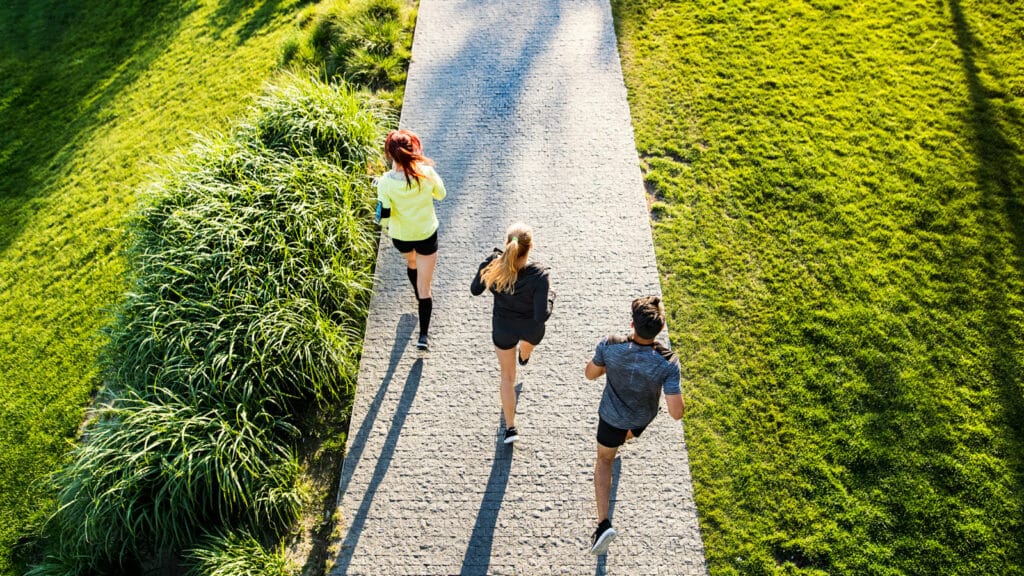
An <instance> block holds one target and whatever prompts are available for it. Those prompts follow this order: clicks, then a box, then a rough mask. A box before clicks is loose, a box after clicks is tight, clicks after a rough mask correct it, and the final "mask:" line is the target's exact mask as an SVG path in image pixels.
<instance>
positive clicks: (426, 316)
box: [419, 298, 434, 336]
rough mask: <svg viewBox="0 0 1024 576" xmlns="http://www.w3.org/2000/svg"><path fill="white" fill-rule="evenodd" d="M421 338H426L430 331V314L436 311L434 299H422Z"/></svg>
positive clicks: (420, 304) (420, 301)
mask: <svg viewBox="0 0 1024 576" xmlns="http://www.w3.org/2000/svg"><path fill="white" fill-rule="evenodd" d="M419 306H420V336H425V335H426V334H427V331H428V330H430V314H431V312H433V311H434V299H433V298H420V299H419Z"/></svg>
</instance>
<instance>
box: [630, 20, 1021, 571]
mask: <svg viewBox="0 0 1024 576" xmlns="http://www.w3.org/2000/svg"><path fill="white" fill-rule="evenodd" d="M614 6H615V11H616V17H617V25H618V29H619V32H620V42H621V44H620V45H621V50H622V56H623V61H624V67H625V74H626V81H627V85H628V89H629V96H630V104H631V109H632V113H633V118H634V125H635V127H636V138H637V145H638V148H639V152H640V154H641V156H642V160H643V163H644V165H645V171H646V180H647V183H648V186H649V190H650V192H651V195H652V196H651V200H652V215H653V217H654V218H655V220H656V225H655V227H654V235H655V243H656V247H657V254H658V260H659V267H660V270H661V275H662V285H663V287H664V291H665V294H666V297H667V307H668V312H669V314H670V316H671V332H672V339H673V344H674V346H675V347H676V348H677V349H678V350H679V351H680V353H681V357H682V358H683V359H684V365H685V371H686V377H687V382H688V384H687V387H686V390H685V393H686V394H687V395H688V396H689V406H690V411H689V413H688V416H687V428H686V431H687V440H688V447H689V454H690V458H691V463H692V467H693V478H694V483H695V491H696V499H697V504H698V511H699V513H700V520H701V528H702V532H703V536H704V539H705V543H706V545H707V553H708V559H709V562H710V566H711V572H712V574H716V575H717V574H826V573H827V574H963V575H968V574H1020V573H1022V571H1024V568H1022V566H1024V513H1022V512H1024V394H1022V382H1024V365H1022V359H1024V301H1022V296H1021V295H1022V294H1024V265H1022V257H1024V224H1022V223H1024V210H1022V204H1021V200H1022V194H1024V192H1022V191H1024V152H1022V151H1024V124H1022V107H1024V102H1022V98H1024V59H1022V58H1021V54H1024V36H1022V35H1021V34H1020V31H1021V30H1022V29H1024V13H1022V12H1021V11H1020V10H1019V7H1018V6H1016V5H1015V4H1014V3H1012V2H986V3H979V2H961V1H959V0H945V1H942V2H925V1H911V2H895V1H891V2H890V1H884V2H868V3H857V2H847V1H845V0H832V1H828V2H818V1H812V2H803V1H786V2H733V1H724V2H723V1H698V2H672V1H654V0H650V1H638V2H626V1H616V2H614Z"/></svg>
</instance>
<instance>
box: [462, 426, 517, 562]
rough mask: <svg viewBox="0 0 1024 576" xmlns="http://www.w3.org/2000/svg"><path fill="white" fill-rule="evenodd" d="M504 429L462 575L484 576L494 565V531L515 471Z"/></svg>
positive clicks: (497, 441)
mask: <svg viewBox="0 0 1024 576" xmlns="http://www.w3.org/2000/svg"><path fill="white" fill-rule="evenodd" d="M503 429H504V428H503V427H502V426H499V427H498V433H497V436H496V438H495V440H494V461H493V463H492V464H491V475H490V477H488V478H487V488H485V489H484V498H483V500H482V501H481V502H480V511H479V512H477V515H476V523H475V524H473V533H472V535H470V537H469V546H468V547H467V548H466V555H465V556H463V558H462V571H461V572H460V574H463V575H465V576H483V575H485V574H487V573H488V572H487V570H488V568H490V565H491V548H492V547H493V545H494V528H495V525H496V524H497V522H498V513H499V512H501V502H502V500H503V499H504V498H505V489H506V488H507V486H508V476H509V472H510V471H511V470H512V452H513V448H512V447H511V446H506V445H505V443H504V442H503V439H502V430H503Z"/></svg>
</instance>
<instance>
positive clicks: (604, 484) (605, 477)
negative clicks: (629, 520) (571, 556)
mask: <svg viewBox="0 0 1024 576" xmlns="http://www.w3.org/2000/svg"><path fill="white" fill-rule="evenodd" d="M618 451H619V449H618V448H609V447H607V446H602V445H600V444H598V445H597V461H596V462H594V500H595V501H596V502H597V523H598V524H600V523H601V522H604V521H605V520H607V519H608V504H609V499H610V498H611V493H612V464H613V463H614V462H615V453H616V452H618Z"/></svg>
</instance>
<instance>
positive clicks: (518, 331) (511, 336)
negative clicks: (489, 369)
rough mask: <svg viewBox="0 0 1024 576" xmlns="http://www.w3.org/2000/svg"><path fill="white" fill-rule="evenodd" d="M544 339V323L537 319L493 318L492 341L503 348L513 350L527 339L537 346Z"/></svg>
mask: <svg viewBox="0 0 1024 576" xmlns="http://www.w3.org/2000/svg"><path fill="white" fill-rule="evenodd" d="M543 339H544V323H543V322H537V321H536V320H509V319H507V318H491V341H492V342H494V345H495V346H496V347H497V348H499V349H501V350H511V349H513V348H515V347H516V345H517V344H519V341H520V340H526V341H527V342H529V343H530V344H533V345H534V346H536V345H537V344H540V341H541V340H543Z"/></svg>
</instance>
